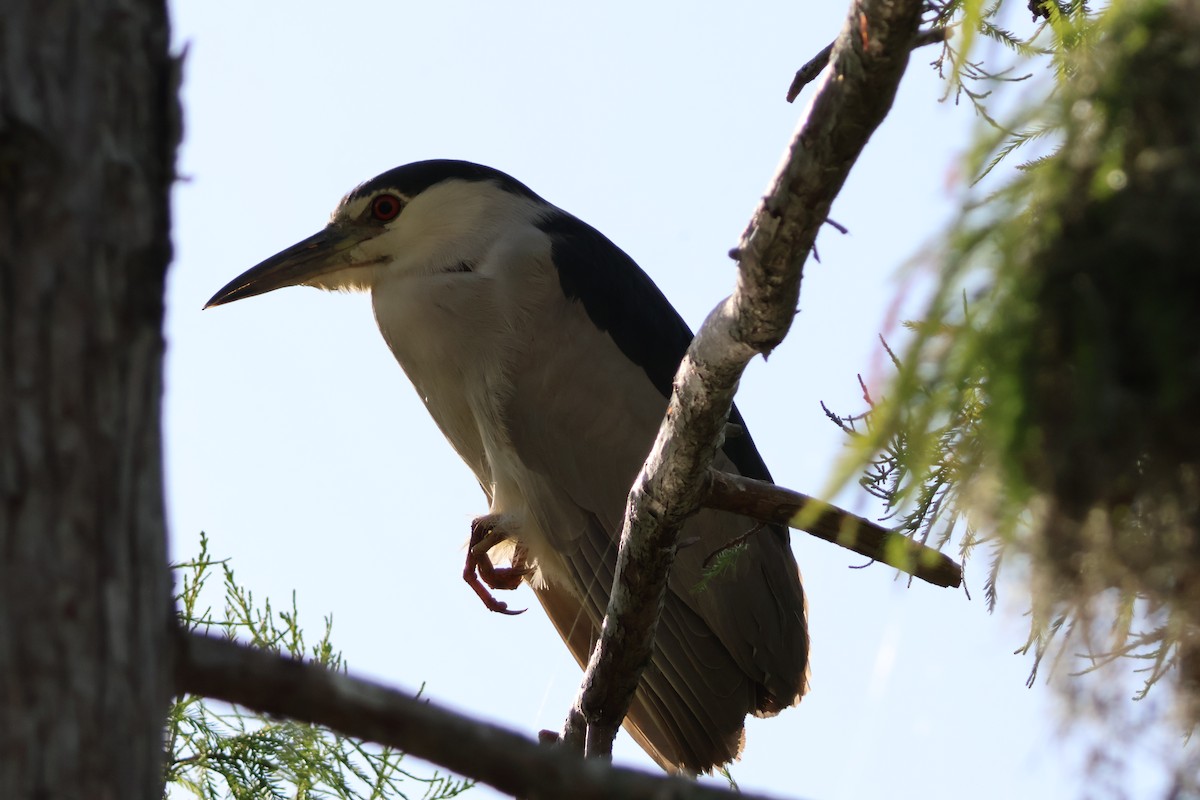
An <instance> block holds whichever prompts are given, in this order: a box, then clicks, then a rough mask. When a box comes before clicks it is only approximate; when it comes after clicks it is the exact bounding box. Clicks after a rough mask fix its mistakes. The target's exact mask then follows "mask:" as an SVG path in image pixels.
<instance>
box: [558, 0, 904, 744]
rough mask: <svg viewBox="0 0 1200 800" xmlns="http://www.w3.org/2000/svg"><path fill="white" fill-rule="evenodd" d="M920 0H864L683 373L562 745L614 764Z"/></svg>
mask: <svg viewBox="0 0 1200 800" xmlns="http://www.w3.org/2000/svg"><path fill="white" fill-rule="evenodd" d="M921 8H922V3H921V2H920V0H854V2H851V4H850V13H849V15H848V17H847V20H846V24H845V26H844V27H843V28H842V32H841V34H840V35H839V36H838V39H837V41H836V42H835V44H834V47H833V52H832V56H831V61H830V66H831V69H830V72H829V75H828V76H827V78H826V80H825V82H824V83H823V84H822V85H821V88H820V89H819V90H818V92H817V95H816V97H815V98H814V100H813V104H812V107H811V108H810V109H809V113H808V117H807V119H806V120H805V121H804V123H803V124H802V125H801V127H800V130H799V131H798V132H797V134H796V136H795V138H794V139H793V140H792V142H791V145H790V146H789V150H788V153H787V157H786V158H785V159H784V162H783V164H782V165H781V166H780V169H779V171H778V173H777V174H776V175H775V177H774V179H773V180H772V182H771V186H770V188H769V189H768V191H767V195H766V196H765V197H764V198H763V200H762V203H761V204H760V205H759V207H758V208H757V209H756V210H755V213H754V216H753V217H752V219H751V221H750V225H749V227H748V228H747V229H746V232H745V233H744V234H743V235H742V240H741V243H740V246H739V247H738V249H737V251H736V256H737V260H738V278H737V287H736V289H735V291H734V293H733V295H732V296H730V297H729V298H727V299H726V300H725V302H723V303H722V304H721V305H719V306H718V307H717V308H716V309H714V310H713V312H712V313H711V314H709V316H708V319H706V320H705V321H704V324H703V325H702V326H701V328H700V330H699V332H698V333H697V334H696V338H695V339H694V340H693V342H692V344H691V347H689V348H688V352H687V355H686V357H685V358H684V360H683V364H682V365H681V366H680V368H679V372H678V374H677V375H676V376H675V390H674V392H673V394H672V397H671V401H670V404H669V406H668V408H667V415H666V419H665V420H664V421H663V425H662V427H661V428H660V429H659V433H658V438H657V440H656V441H655V443H654V447H653V449H652V450H651V452H650V456H649V457H648V458H647V459H646V464H645V465H644V466H643V468H642V471H641V473H640V474H639V475H638V476H637V478H636V479H635V481H634V485H633V490H632V492H631V493H630V496H629V504H628V506H627V507H626V511H625V527H624V530H623V531H622V534H621V549H620V551H619V553H618V555H617V570H616V579H615V581H614V585H613V589H612V593H611V595H610V599H609V604H608V609H607V611H606V614H605V618H604V627H603V629H602V632H601V635H600V639H599V641H598V642H597V643H596V647H595V649H594V650H593V651H592V657H591V660H590V661H589V663H588V667H587V670H586V672H585V674H584V677H583V683H582V685H581V686H580V690H579V696H578V698H577V699H576V701H575V704H574V706H573V707H572V709H571V711H570V712H569V713H568V716H567V720H566V723H565V724H564V726H563V734H562V738H563V740H564V741H566V742H567V743H568V744H570V745H571V746H573V747H580V746H583V749H584V750H585V751H586V752H587V754H588V755H593V756H599V757H607V756H608V755H609V754H610V753H611V751H612V741H613V738H614V737H615V736H616V732H617V728H618V727H619V726H620V724H621V720H623V719H624V718H625V713H626V711H627V710H628V708H629V702H630V700H631V699H632V697H633V692H634V689H635V688H636V687H637V684H638V680H639V679H640V677H641V673H642V669H643V668H644V667H645V665H646V664H647V663H648V662H649V660H650V654H651V648H652V645H653V641H654V633H655V629H656V627H657V624H658V615H659V613H660V612H661V609H662V604H663V597H664V592H665V590H666V585H667V577H668V575H669V573H670V569H671V563H672V562H673V561H674V559H675V549H676V547H677V538H678V533H679V529H680V527H681V526H682V524H683V522H684V521H685V520H686V519H687V517H688V516H690V515H691V514H692V513H694V512H695V510H696V509H697V508H698V507H699V506H700V503H701V501H702V499H703V497H702V495H703V491H704V487H705V479H706V476H707V470H708V467H709V465H710V464H711V463H712V458H713V454H714V453H715V451H716V449H717V447H718V445H719V442H720V437H721V435H722V434H723V432H724V428H725V422H726V417H727V416H728V413H729V408H730V405H731V404H732V402H733V395H734V392H735V391H736V390H737V384H738V380H739V379H740V378H741V375H742V371H743V370H744V369H745V367H746V364H748V363H749V361H750V359H751V358H753V357H754V356H756V355H758V354H760V353H761V354H769V353H770V352H771V350H773V349H774V348H775V347H776V346H777V345H778V344H779V343H780V342H781V341H782V340H783V337H784V335H785V334H786V333H787V331H788V328H789V327H790V326H791V322H792V317H793V316H794V314H795V309H796V303H797V300H798V299H799V294H800V279H801V276H802V274H803V266H804V262H805V260H806V259H807V258H808V253H809V251H810V250H811V249H812V245H813V242H814V241H815V240H816V236H817V231H818V229H820V227H821V226H822V225H823V224H824V223H825V219H826V217H827V216H828V214H829V207H830V205H831V204H832V203H833V198H834V197H835V196H837V193H838V191H840V189H841V188H842V184H843V183H844V182H845V180H846V176H847V175H849V173H850V168H851V167H852V166H853V165H854V163H855V161H856V160H857V159H858V156H859V154H860V153H861V152H862V149H863V147H865V146H866V143H867V139H868V138H870V136H871V134H872V133H873V132H874V131H875V128H876V127H878V125H879V124H880V123H881V122H882V121H883V118H884V117H885V116H886V115H887V113H888V111H889V110H890V109H891V106H892V100H893V98H894V97H895V94H896V88H897V86H898V85H899V82H900V76H901V75H903V74H904V69H905V67H906V66H907V64H908V54H909V50H910V48H911V46H912V42H913V38H914V36H915V35H916V33H917V26H918V24H919V22H920V15H921Z"/></svg>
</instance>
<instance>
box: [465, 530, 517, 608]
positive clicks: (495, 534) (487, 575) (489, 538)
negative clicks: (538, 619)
mask: <svg viewBox="0 0 1200 800" xmlns="http://www.w3.org/2000/svg"><path fill="white" fill-rule="evenodd" d="M501 523H502V519H501V518H499V517H498V515H495V514H487V515H485V516H482V517H478V518H476V519H475V520H474V521H472V522H471V541H470V543H469V544H468V545H467V563H466V566H464V567H463V580H465V581H466V582H467V585H468V586H470V587H471V588H472V589H473V590H474V591H475V594H477V595H478V596H479V599H480V600H482V601H483V604H484V605H485V606H487V608H488V610H489V611H495V612H496V613H497V614H509V615H516V614H523V613H525V609H523V608H522V609H519V610H516V611H512V610H510V609H509V607H508V603H505V602H504V601H502V600H497V599H496V598H495V597H493V596H492V593H491V592H490V591H488V587H489V586H490V587H491V588H492V589H500V590H512V589H516V588H517V587H518V586H520V585H521V580H522V579H523V578H524V577H525V576H526V575H529V574H530V572H532V570H531V569H529V567H528V566H527V565H526V563H525V551H524V550H523V549H521V548H519V547H518V548H517V550H516V552H515V553H514V554H513V558H512V566H509V567H497V566H496V565H495V564H493V563H492V560H491V559H490V558H489V557H488V551H489V550H491V549H492V548H493V547H495V546H496V545H497V544H500V543H501V542H503V541H505V540H506V539H508V535H507V534H506V533H505V532H504V531H503V529H502V528H501V527H500V525H501ZM485 584H486V586H485Z"/></svg>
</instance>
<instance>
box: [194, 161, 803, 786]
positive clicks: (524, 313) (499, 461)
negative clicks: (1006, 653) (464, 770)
mask: <svg viewBox="0 0 1200 800" xmlns="http://www.w3.org/2000/svg"><path fill="white" fill-rule="evenodd" d="M294 285H306V286H316V287H318V288H321V289H342V290H354V289H357V290H364V291H370V292H371V301H372V304H373V306H374V309H375V318H376V320H377V321H378V323H379V329H380V331H382V333H383V337H384V339H385V340H386V341H387V344H388V346H389V347H390V348H391V350H392V352H393V353H394V354H395V356H396V359H397V360H398V361H399V362H400V365H401V366H402V367H403V368H404V371H405V372H406V373H407V374H408V377H409V378H410V379H411V380H412V382H413V384H414V385H415V386H416V388H417V391H418V393H419V394H420V396H421V397H422V398H423V399H424V401H425V405H426V406H427V407H428V409H429V413H430V414H431V415H433V419H434V421H436V422H437V424H438V426H439V427H440V428H441V429H442V433H444V434H445V435H446V438H447V439H449V440H450V444H452V445H453V446H454V449H455V450H457V451H458V454H459V455H460V456H461V457H462V458H463V460H464V461H466V462H467V464H468V465H469V466H470V468H471V470H472V471H473V472H474V473H475V475H476V477H477V478H478V479H479V483H480V485H481V486H482V487H483V491H484V493H485V494H486V495H487V497H488V501H489V502H490V504H491V505H490V508H489V510H488V513H487V514H486V515H485V516H483V517H480V518H479V519H478V520H476V521H475V523H474V524H473V525H472V535H471V544H470V546H469V547H468V557H467V568H466V570H465V577H466V578H467V579H468V582H469V583H471V584H472V586H473V588H474V589H475V590H476V592H478V594H479V596H480V597H481V598H482V599H483V600H484V602H485V603H486V604H487V605H488V607H489V608H491V609H492V610H493V611H507V606H506V605H505V604H504V603H501V602H499V601H497V600H495V599H493V598H492V595H491V593H490V592H489V591H488V589H487V588H486V587H485V586H484V585H483V584H484V583H486V584H487V585H488V586H490V587H492V588H493V589H512V588H516V586H517V585H518V584H519V583H520V581H522V580H524V581H527V582H528V583H529V584H530V585H531V586H532V587H533V590H534V592H535V593H536V595H537V598H538V600H540V601H541V604H542V606H543V607H544V608H545V610H546V613H547V614H548V615H549V617H550V620H551V621H552V622H553V623H554V626H555V627H556V628H557V629H558V632H559V633H560V634H561V635H562V637H563V640H564V641H565V642H566V643H567V646H568V647H569V648H570V649H571V652H572V653H573V654H574V656H575V659H576V660H577V661H578V662H579V663H580V665H583V664H585V663H586V661H587V659H588V656H589V654H590V652H591V648H592V645H593V643H594V642H595V639H596V635H597V631H598V630H599V628H600V624H601V621H602V620H603V618H604V611H605V608H606V606H607V604H608V597H609V592H610V589H611V586H612V582H613V571H614V568H615V565H616V553H617V539H618V536H619V535H620V531H621V524H622V520H623V513H624V509H625V499H626V495H627V493H628V492H629V489H630V486H631V485H632V483H633V480H634V478H635V476H636V475H637V473H638V470H639V469H640V467H641V465H642V462H643V461H644V460H645V458H646V456H647V454H648V453H649V451H650V446H651V444H652V443H653V441H654V437H655V434H656V432H657V430H658V427H659V424H660V422H661V421H662V418H663V414H664V412H665V410H666V407H667V399H668V396H669V394H670V392H671V383H672V379H673V377H674V375H675V371H676V370H677V368H678V367H679V362H680V361H681V360H682V358H683V355H684V351H685V350H686V349H687V347H688V343H689V342H690V341H691V338H692V333H691V331H690V330H689V329H688V326H687V324H686V323H685V322H684V321H683V319H682V318H681V317H680V316H679V314H678V313H676V311H675V309H674V308H672V307H671V304H670V303H668V302H667V299H666V298H665V297H663V295H662V293H661V292H660V291H659V290H658V288H657V287H656V286H655V285H654V283H653V282H652V281H651V280H650V278H649V277H647V276H646V274H645V273H644V272H642V270H641V269H640V268H639V267H638V266H637V264H635V263H634V262H633V260H632V259H631V258H630V257H629V256H627V255H626V254H625V253H624V252H622V251H621V250H620V249H619V248H617V246H616V245H614V244H613V243H612V242H610V241H609V240H608V239H606V238H605V237H604V236H603V235H602V234H600V233H599V232H598V231H596V230H595V229H594V228H592V227H590V226H589V225H587V224H585V223H584V222H581V221H580V220H578V219H576V218H575V217H573V216H571V215H570V214H568V213H566V212H565V211H562V210H561V209H558V208H556V207H554V206H552V205H550V204H549V203H547V202H546V201H545V200H543V199H542V198H541V197H539V196H538V195H536V194H534V193H533V192H532V191H530V190H529V189H528V188H527V187H526V186H524V185H523V184H521V183H519V182H518V181H516V180H514V179H513V178H511V177H509V176H508V175H505V174H503V173H501V172H498V171H496V170H494V169H490V168H488V167H483V166H479V165H477V164H471V163H468V162H463V161H422V162H419V163H415V164H409V165H408V166H404V167H399V168H397V169H394V170H392V171H390V172H385V173H384V174H382V175H380V176H379V177H377V178H374V179H373V180H370V181H367V182H366V183H364V184H362V185H361V186H359V187H358V188H357V189H355V190H354V191H352V192H350V194H348V195H346V197H344V198H343V199H342V201H341V202H340V203H339V204H338V206H337V208H336V209H335V210H334V212H333V217H332V218H331V219H330V221H329V224H328V225H327V226H326V227H325V228H324V230H322V231H320V232H319V233H317V234H316V235H314V236H310V237H309V238H307V239H305V240H304V241H302V242H299V243H297V244H295V245H293V246H292V247H290V248H288V249H287V250H284V251H283V252H281V253H279V254H278V255H275V256H272V257H271V258H269V259H267V260H266V261H264V262H262V263H261V264H259V265H258V266H256V267H254V268H253V269H250V270H249V271H247V272H246V273H244V274H243V275H241V276H239V277H238V278H235V279H234V280H233V281H231V282H230V283H229V284H228V285H227V286H226V287H225V288H223V289H221V291H219V292H217V293H216V294H215V295H214V296H213V298H212V299H211V300H209V301H208V305H209V306H215V305H220V304H222V303H229V302H232V301H234V300H241V299H243V298H246V297H253V296H254V295H258V294H262V293H264V292H269V291H272V290H274V289H278V288H280V287H283V286H294ZM730 421H731V422H732V423H734V424H735V425H737V426H741V427H742V428H743V431H742V433H741V434H740V435H738V436H734V437H731V438H729V439H728V440H727V441H726V442H725V444H724V446H723V449H722V451H721V452H720V453H718V456H717V464H716V466H717V467H718V468H720V469H723V470H727V471H730V472H736V473H740V474H742V475H745V476H749V477H752V478H758V479H762V480H770V474H769V473H768V472H767V468H766V466H765V465H764V464H763V461H762V458H761V457H760V456H759V454H758V451H757V450H756V449H755V447H754V442H753V441H752V440H751V438H750V434H749V432H748V431H745V430H744V423H743V422H742V419H741V416H740V415H739V414H738V411H737V409H736V408H735V409H733V410H732V412H731V415H730ZM414 502H415V499H414ZM756 527H757V528H760V530H758V531H757V532H756V533H754V535H751V536H749V537H746V533H747V532H748V531H751V530H753V529H755V528H756ZM739 538H744V539H745V550H744V552H742V553H741V554H740V556H739V557H738V558H736V559H735V560H734V561H733V565H732V567H731V568H730V569H728V570H727V571H725V572H723V573H721V574H719V576H718V577H716V578H715V579H713V580H711V581H710V582H709V583H708V584H707V585H706V586H705V587H704V588H703V589H702V590H697V585H698V584H699V582H700V578H701V572H702V569H703V562H704V560H705V558H706V557H708V556H709V555H710V554H712V553H714V552H716V551H718V550H720V549H721V548H723V547H725V546H727V545H729V544H730V543H731V542H734V541H735V540H738V539H739ZM680 540H681V541H682V542H683V543H684V546H682V547H681V548H680V549H679V554H678V557H677V559H676V561H675V565H674V568H673V569H672V572H671V578H670V584H669V591H668V592H667V597H666V605H665V607H664V609H663V612H662V618H661V622H660V625H659V628H658V634H657V639H656V643H655V649H654V656H653V659H652V661H651V663H650V665H649V666H648V667H647V669H646V671H645V673H644V675H643V677H642V681H641V685H640V687H639V689H638V691H637V694H636V696H635V698H634V702H633V705H632V707H631V708H630V711H629V715H628V717H627V718H626V720H625V727H626V728H627V729H628V730H629V732H630V733H631V734H632V735H633V737H634V739H635V740H636V741H637V742H638V743H639V744H640V745H641V746H642V747H643V748H644V749H645V750H646V752H648V753H649V754H650V755H651V756H652V757H653V758H654V759H655V761H657V762H658V763H659V764H661V765H662V766H663V767H664V768H666V769H670V770H682V771H686V772H692V773H696V772H703V771H708V770H710V769H711V768H712V767H714V766H717V765H720V764H723V763H725V762H728V761H730V760H732V759H734V758H736V757H737V755H738V754H739V752H740V750H741V748H742V742H743V725H744V721H745V717H746V715H747V714H757V715H770V714H774V713H776V712H778V711H780V710H781V709H783V708H786V707H787V706H790V705H793V704H794V703H796V702H798V701H799V700H800V697H801V696H802V695H803V694H804V692H805V688H806V680H807V671H808V632H807V626H806V617H805V605H804V590H803V589H802V588H801V585H800V574H799V571H798V570H797V567H796V561H795V558H794V557H793V555H792V551H791V547H790V545H789V539H788V532H787V530H786V529H785V528H781V527H777V526H760V525H758V523H756V522H754V521H753V520H750V519H747V518H744V517H740V516H736V515H733V514H729V513H724V512H718V511H710V510H706V511H701V512H700V513H698V514H696V515H695V516H694V517H692V519H691V520H690V521H689V522H688V524H687V525H686V527H685V528H684V530H683V532H682V534H681V537H680ZM498 564H507V566H496V565H498Z"/></svg>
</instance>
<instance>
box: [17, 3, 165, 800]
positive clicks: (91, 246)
mask: <svg viewBox="0 0 1200 800" xmlns="http://www.w3.org/2000/svg"><path fill="white" fill-rule="evenodd" d="M168 44H169V40H168V32H167V17H166V8H165V6H164V4H163V3H162V2H161V0H124V2H115V1H114V0H86V2H85V0H62V1H58V2H46V0H9V2H6V3H4V8H3V13H2V14H0V797H4V798H56V800H57V799H58V798H71V797H87V798H122V799H124V798H158V797H161V796H162V767H161V764H160V762H161V757H162V755H161V751H162V725H163V719H164V718H165V714H166V708H167V703H168V701H169V698H170V692H171V687H170V669H169V667H170V665H169V662H168V652H169V650H168V638H167V637H168V630H169V629H168V623H169V620H170V608H171V606H170V592H169V578H168V571H167V565H166V553H165V549H166V537H165V523H164V516H163V500H162V496H163V495H162V465H161V450H162V446H161V444H162V443H161V437H160V428H159V425H160V401H161V394H162V356H163V341H162V333H161V328H162V314H163V283H164V276H165V272H166V267H167V263H168V261H169V258H170V239H169V229H168V223H169V211H168V209H169V189H170V184H171V180H172V174H173V173H172V164H173V158H174V150H175V143H176V141H177V139H178V135H177V134H178V113H177V101H176V86H175V81H174V78H173V75H174V74H175V70H174V64H173V63H172V61H171V59H170V56H169V53H168Z"/></svg>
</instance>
